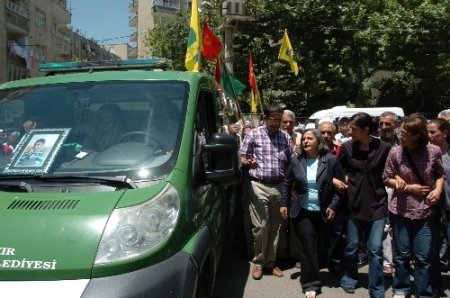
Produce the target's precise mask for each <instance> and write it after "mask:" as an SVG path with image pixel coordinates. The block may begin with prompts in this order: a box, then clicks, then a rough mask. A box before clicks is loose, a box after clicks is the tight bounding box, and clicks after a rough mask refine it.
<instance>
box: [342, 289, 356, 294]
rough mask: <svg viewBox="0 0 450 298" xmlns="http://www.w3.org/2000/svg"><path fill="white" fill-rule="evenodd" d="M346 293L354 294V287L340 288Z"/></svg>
mask: <svg viewBox="0 0 450 298" xmlns="http://www.w3.org/2000/svg"><path fill="white" fill-rule="evenodd" d="M342 289H343V290H344V291H345V293H347V294H355V289H354V288H342Z"/></svg>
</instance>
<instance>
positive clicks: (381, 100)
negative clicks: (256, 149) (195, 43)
mask: <svg viewBox="0 0 450 298" xmlns="http://www.w3.org/2000/svg"><path fill="white" fill-rule="evenodd" d="M211 3H212V4H213V10H211V11H209V12H208V13H206V14H205V13H203V14H201V15H202V17H203V18H207V19H208V20H209V23H210V25H211V27H213V29H215V31H216V33H219V30H217V27H218V25H219V24H221V23H223V20H222V19H221V17H220V7H221V1H220V0H214V1H212V2H211ZM248 8H249V10H250V11H251V14H252V15H255V16H256V20H254V21H238V22H235V23H234V24H235V26H236V34H235V35H234V39H233V43H234V44H233V51H234V72H235V76H236V78H237V79H239V80H240V81H242V82H244V83H247V75H248V54H249V52H252V54H253V57H254V64H255V74H256V78H257V81H258V86H259V88H260V92H261V95H262V96H263V99H264V101H265V102H266V104H269V103H284V104H286V105H287V106H288V107H289V108H290V109H292V110H294V111H295V112H296V114H297V115H298V116H308V115H309V114H310V113H311V112H313V111H315V110H317V109H323V108H327V107H332V106H335V105H343V104H344V105H345V104H346V105H355V106H372V105H380V106H381V105H383V106H393V105H398V106H402V107H404V108H405V109H406V111H407V112H415V111H423V112H432V113H435V112H437V111H439V110H441V109H444V108H448V107H449V106H450V50H449V48H450V44H449V41H450V30H449V29H450V18H449V17H448V16H449V15H450V1H439V0H434V1H431V0H429V1H426V0H422V1H421V0H413V1H411V0H409V1H398V0H361V1H352V0H342V1H339V2H338V3H337V2H335V1H331V0H302V1H298V0H285V1H282V2H279V1H273V0H249V1H248ZM188 26H189V19H188V16H187V15H180V16H178V17H177V19H176V20H174V21H173V22H171V23H170V25H169V24H166V25H161V26H157V27H156V28H155V29H154V30H153V31H152V32H151V33H150V35H149V38H148V39H147V41H148V45H149V46H150V45H151V49H152V51H153V53H154V54H157V55H159V56H165V57H169V58H171V59H172V60H173V61H174V65H177V68H179V69H184V66H183V65H184V55H185V49H186V47H185V40H186V38H187V30H188ZM285 28H286V29H288V34H289V37H290V40H291V43H292V46H293V48H294V53H295V57H296V59H297V62H298V64H299V67H300V73H299V75H298V76H297V77H295V76H294V75H293V74H292V73H291V72H290V69H289V65H288V64H287V63H286V62H283V61H279V60H278V51H279V47H280V41H281V38H282V35H283V31H284V29H285ZM155 31H156V32H155ZM220 33H221V32H220ZM177 61H179V62H177ZM380 74H382V75H380ZM374 88H377V89H378V92H375V93H374V92H373V91H374V90H375V89H374ZM248 100H249V99H248V97H244V98H243V99H242V101H243V102H242V104H241V106H242V108H243V110H244V112H246V111H248V110H247V108H249V105H248V102H247V101H248ZM244 101H245V103H244Z"/></svg>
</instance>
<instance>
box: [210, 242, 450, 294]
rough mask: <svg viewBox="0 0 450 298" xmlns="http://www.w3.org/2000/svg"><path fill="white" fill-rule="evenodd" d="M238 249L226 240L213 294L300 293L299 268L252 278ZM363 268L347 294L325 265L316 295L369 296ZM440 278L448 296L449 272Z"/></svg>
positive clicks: (287, 268)
mask: <svg viewBox="0 0 450 298" xmlns="http://www.w3.org/2000/svg"><path fill="white" fill-rule="evenodd" d="M242 251H243V249H242V248H241V246H240V245H239V242H230V241H227V243H226V245H225V248H224V252H223V254H222V258H221V261H220V266H219V270H218V273H217V276H216V286H215V289H214V297H215V298H239V297H245V298H264V297H268V298H269V297H271V298H272V297H278V298H291V297H292V298H293V297H304V294H303V293H302V292H301V288H300V282H299V276H300V269H298V268H296V267H295V266H293V265H287V266H285V267H284V268H282V269H283V272H284V276H283V277H281V278H278V277H274V276H271V275H264V276H263V278H262V279H261V280H253V279H252V277H251V263H250V262H249V260H248V258H247V257H246V256H245V254H244V253H243V252H242ZM367 269H368V267H367V266H364V267H361V268H360V269H359V272H360V284H361V287H360V288H358V289H357V290H356V292H355V294H352V295H351V294H347V293H346V292H344V290H342V289H341V288H340V287H339V281H338V279H337V278H336V277H334V276H333V275H332V274H331V273H329V272H328V271H327V270H326V269H324V270H322V272H321V273H322V281H323V287H322V294H320V295H318V297H333V298H340V297H346V298H349V297H354V298H357V297H358V298H359V297H369V295H368V291H367V284H368V281H367V279H368V275H367ZM443 282H444V285H446V287H447V290H446V292H445V294H446V295H447V297H450V290H449V289H450V273H445V274H444V276H443ZM386 297H392V287H391V281H390V279H386Z"/></svg>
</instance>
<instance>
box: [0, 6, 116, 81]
mask: <svg viewBox="0 0 450 298" xmlns="http://www.w3.org/2000/svg"><path fill="white" fill-rule="evenodd" d="M0 43H1V44H2V45H4V46H2V47H0V82H5V81H11V80H17V79H21V78H26V77H33V76H39V75H41V73H40V72H39V71H38V64H39V63H46V62H63V61H72V60H74V61H77V60H78V61H80V60H83V61H85V60H94V61H96V60H101V59H102V58H103V57H110V58H111V59H118V56H116V55H112V56H111V55H109V56H108V53H107V50H105V49H104V48H103V47H100V46H99V45H98V44H97V43H96V42H95V41H94V40H89V39H87V38H85V37H84V36H83V35H82V34H80V32H78V31H77V30H73V29H72V26H71V13H70V10H69V8H68V6H67V0H32V1H30V0H0Z"/></svg>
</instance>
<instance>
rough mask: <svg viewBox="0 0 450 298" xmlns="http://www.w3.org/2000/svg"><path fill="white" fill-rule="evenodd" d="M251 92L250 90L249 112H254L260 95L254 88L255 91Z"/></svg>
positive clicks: (258, 103)
mask: <svg viewBox="0 0 450 298" xmlns="http://www.w3.org/2000/svg"><path fill="white" fill-rule="evenodd" d="M251 92H252V101H251V102H250V103H251V110H250V112H251V113H256V112H257V108H258V105H260V96H259V92H258V90H256V91H253V90H252V91H251Z"/></svg>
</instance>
